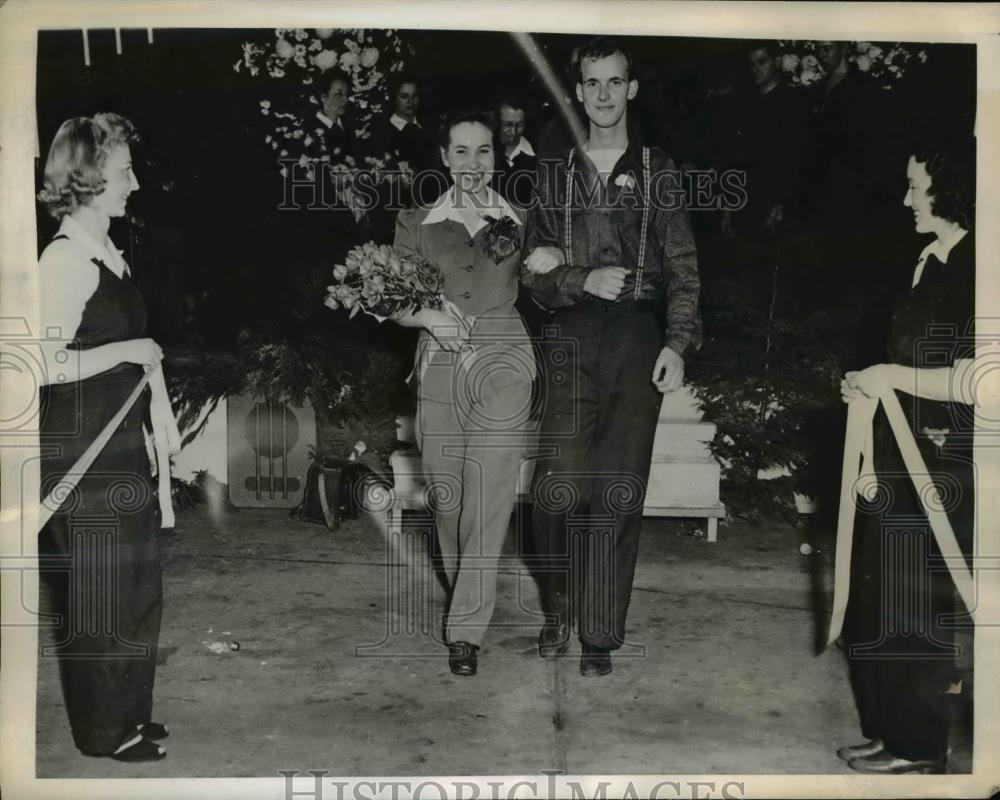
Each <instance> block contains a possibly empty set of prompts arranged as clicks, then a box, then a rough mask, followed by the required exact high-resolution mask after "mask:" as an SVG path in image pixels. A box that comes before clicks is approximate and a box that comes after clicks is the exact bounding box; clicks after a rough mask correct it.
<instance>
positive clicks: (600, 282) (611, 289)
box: [583, 267, 628, 300]
mask: <svg viewBox="0 0 1000 800" xmlns="http://www.w3.org/2000/svg"><path fill="white" fill-rule="evenodd" d="M627 275H628V270H627V269H625V268H624V267H600V268H599V269H592V270H591V271H590V272H589V273H587V280H586V281H585V282H584V284H583V290H584V291H585V292H588V293H589V294H592V295H594V297H600V298H601V299H602V300H617V299H618V295H620V294H621V291H622V289H624V288H625V277H626V276H627Z"/></svg>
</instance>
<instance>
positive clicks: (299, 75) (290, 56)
mask: <svg viewBox="0 0 1000 800" xmlns="http://www.w3.org/2000/svg"><path fill="white" fill-rule="evenodd" d="M412 55H413V53H412V49H411V48H410V46H409V45H407V44H406V43H405V42H404V41H403V39H402V38H400V36H399V35H398V33H397V32H396V31H394V30H383V29H374V28H371V29H369V28H357V29H341V30H338V29H334V28H276V29H275V30H274V38H273V39H269V40H267V41H266V42H252V41H247V42H244V43H243V55H242V57H241V58H240V59H239V60H238V61H237V62H236V63H235V64H233V70H234V71H235V72H240V71H241V70H246V72H247V73H248V74H249V75H251V76H253V77H258V76H267V77H268V78H271V79H273V80H275V81H278V82H280V84H282V87H281V88H282V90H283V91H281V99H280V100H279V99H277V98H276V99H274V100H270V99H265V100H261V101H260V112H261V114H263V115H264V116H265V117H268V118H269V119H270V120H271V125H270V132H269V133H268V134H267V136H265V142H266V143H267V144H268V145H270V147H271V149H272V150H273V151H274V153H275V155H276V157H277V158H278V159H279V161H283V160H285V159H295V160H297V162H298V165H299V166H301V167H302V168H303V169H304V170H305V171H306V174H307V175H308V176H309V177H312V175H313V170H314V169H315V165H316V164H317V163H318V162H329V163H331V164H332V166H333V169H335V170H336V171H338V172H347V173H352V172H353V171H355V170H357V169H360V168H361V166H368V167H374V168H384V167H387V166H389V163H390V162H391V161H392V160H393V154H391V153H386V154H384V157H382V158H374V157H371V156H368V157H366V158H365V162H366V163H365V165H360V164H356V163H355V161H354V159H353V158H352V157H351V156H350V155H348V154H346V153H341V152H339V151H337V152H333V153H328V152H327V147H326V137H325V136H324V135H323V133H324V131H323V128H322V126H321V124H320V123H319V122H318V121H317V120H316V119H315V111H319V110H320V105H321V104H320V99H319V94H320V92H321V88H320V87H322V86H323V81H322V80H321V78H323V77H324V76H325V73H327V72H328V71H329V70H339V71H340V72H342V73H343V74H344V75H346V76H347V77H348V78H349V81H350V96H349V98H348V102H349V104H350V107H351V110H352V113H351V114H350V118H351V120H352V121H353V122H354V123H355V126H354V131H353V133H354V136H355V138H357V139H358V140H361V141H364V140H367V139H368V138H369V137H370V136H371V122H372V120H373V119H374V117H375V116H376V115H378V114H380V113H381V112H382V110H383V108H385V107H386V104H387V103H388V89H387V81H386V78H387V76H388V75H389V74H390V73H392V72H399V71H401V70H402V69H403V68H404V66H405V64H406V60H407V59H408V58H410V57H412ZM296 84H297V85H298V87H299V93H300V94H305V95H306V96H307V97H308V105H306V104H303V103H299V104H298V106H296V100H297V99H298V98H297V97H296V96H295V93H294V92H292V91H287V90H284V86H287V85H292V86H294V85H296ZM303 106H305V107H303ZM286 163H287V162H286ZM281 172H282V175H284V174H286V171H285V167H284V165H283V164H282V166H281Z"/></svg>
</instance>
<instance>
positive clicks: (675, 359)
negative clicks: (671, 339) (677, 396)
mask: <svg viewBox="0 0 1000 800" xmlns="http://www.w3.org/2000/svg"><path fill="white" fill-rule="evenodd" d="M683 382H684V359H683V358H681V357H680V356H679V355H677V353H676V352H675V351H673V350H671V349H670V348H669V347H664V348H663V349H662V350H661V351H660V355H658V356H657V357H656V363H655V364H654V365H653V385H654V386H655V387H656V388H657V389H658V390H659V391H660V393H661V394H668V393H669V392H676V391H677V390H678V389H680V388H681V384H682V383H683Z"/></svg>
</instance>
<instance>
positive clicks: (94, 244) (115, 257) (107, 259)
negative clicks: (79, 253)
mask: <svg viewBox="0 0 1000 800" xmlns="http://www.w3.org/2000/svg"><path fill="white" fill-rule="evenodd" d="M59 233H60V234H62V235H63V236H65V237H66V238H67V239H69V240H70V241H71V242H73V244H75V245H76V246H77V247H79V248H80V249H81V250H83V251H85V252H86V254H87V255H88V256H89V257H91V258H96V259H98V260H99V261H100V262H101V263H102V264H104V266H106V267H107V268H108V269H110V270H111V271H112V272H113V273H115V275H117V276H118V277H119V278H120V277H121V276H122V275H123V274H126V273H129V268H128V264H126V263H125V259H123V258H122V251H121V250H119V249H118V248H117V247H115V245H114V242H112V241H111V239H110V238H108V237H107V236H105V237H104V243H103V244H101V243H99V242H98V241H97V240H96V239H95V238H94V237H93V236H91V235H90V234H89V233H87V231H86V230H84V228H83V226H82V225H81V224H80V223H79V222H77V221H76V220H75V219H73V217H71V216H70V215H69V214H67V215H66V216H65V217H63V218H62V224H61V225H60V226H59Z"/></svg>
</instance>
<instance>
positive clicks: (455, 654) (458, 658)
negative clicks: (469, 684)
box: [448, 642, 479, 675]
mask: <svg viewBox="0 0 1000 800" xmlns="http://www.w3.org/2000/svg"><path fill="white" fill-rule="evenodd" d="M478 650H479V647H478V646H476V645H474V644H469V643H468V642H449V644H448V666H449V667H451V674H452V675H475V674H476V667H477V665H478V658H477V656H476V652H477V651H478Z"/></svg>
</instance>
